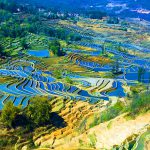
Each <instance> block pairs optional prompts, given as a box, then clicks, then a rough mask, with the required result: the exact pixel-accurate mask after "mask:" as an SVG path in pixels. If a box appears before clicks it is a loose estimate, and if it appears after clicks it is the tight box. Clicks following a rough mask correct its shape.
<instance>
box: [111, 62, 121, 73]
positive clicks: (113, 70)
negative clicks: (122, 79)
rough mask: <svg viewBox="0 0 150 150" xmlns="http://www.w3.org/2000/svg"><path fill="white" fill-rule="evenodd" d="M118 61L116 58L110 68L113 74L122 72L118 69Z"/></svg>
mask: <svg viewBox="0 0 150 150" xmlns="http://www.w3.org/2000/svg"><path fill="white" fill-rule="evenodd" d="M119 68H120V66H119V61H118V59H117V60H116V61H115V63H114V64H113V68H112V73H113V74H119V73H122V72H121V71H119Z"/></svg>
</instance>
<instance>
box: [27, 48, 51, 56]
mask: <svg viewBox="0 0 150 150" xmlns="http://www.w3.org/2000/svg"><path fill="white" fill-rule="evenodd" d="M27 54H28V55H31V56H35V57H50V53H49V50H47V49H45V50H28V51H27Z"/></svg>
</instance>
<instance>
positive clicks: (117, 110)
mask: <svg viewBox="0 0 150 150" xmlns="http://www.w3.org/2000/svg"><path fill="white" fill-rule="evenodd" d="M123 110H124V105H123V103H122V102H117V103H116V104H115V105H114V106H111V107H110V108H108V109H107V110H105V111H103V112H102V113H101V115H100V120H101V123H103V122H105V121H109V120H111V119H113V118H115V117H117V116H118V115H119V114H121V112H123Z"/></svg>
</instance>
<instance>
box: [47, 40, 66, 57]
mask: <svg viewBox="0 0 150 150" xmlns="http://www.w3.org/2000/svg"><path fill="white" fill-rule="evenodd" d="M49 49H50V50H51V51H52V52H53V54H54V55H56V56H62V55H63V54H64V52H63V51H62V50H61V45H60V42H59V41H58V40H54V41H52V42H51V43H50V44H49Z"/></svg>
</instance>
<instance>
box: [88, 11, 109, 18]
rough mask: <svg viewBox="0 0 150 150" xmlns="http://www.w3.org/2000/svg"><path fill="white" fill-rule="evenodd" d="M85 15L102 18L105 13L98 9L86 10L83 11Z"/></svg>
mask: <svg viewBox="0 0 150 150" xmlns="http://www.w3.org/2000/svg"><path fill="white" fill-rule="evenodd" d="M85 16H86V17H88V18H91V19H102V18H103V17H106V16H107V14H106V13H105V12H101V11H99V10H87V11H85Z"/></svg>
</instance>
